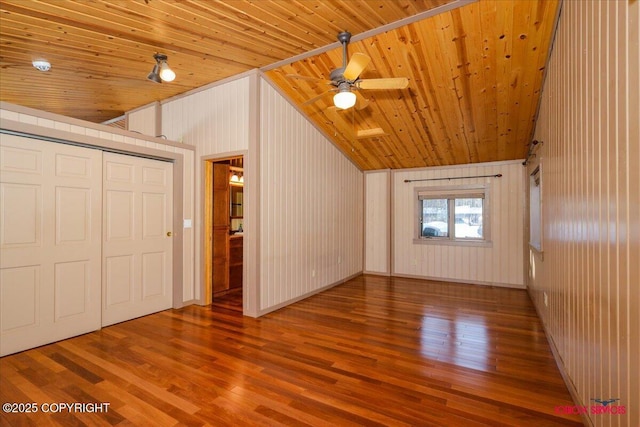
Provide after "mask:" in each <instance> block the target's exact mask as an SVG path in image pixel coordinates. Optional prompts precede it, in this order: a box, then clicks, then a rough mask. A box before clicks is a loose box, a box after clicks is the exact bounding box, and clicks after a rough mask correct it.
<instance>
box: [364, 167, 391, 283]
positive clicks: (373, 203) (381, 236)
mask: <svg viewBox="0 0 640 427" xmlns="http://www.w3.org/2000/svg"><path fill="white" fill-rule="evenodd" d="M390 175H391V171H389V170H382V171H372V172H366V173H365V180H364V193H365V195H364V201H365V211H364V215H365V217H364V224H365V225H364V230H365V233H364V248H365V249H364V250H365V254H364V264H365V267H364V270H365V273H371V274H383V275H390V274H391V252H390V248H391V245H390V242H391V229H390V225H391V223H390V221H391V204H390V201H391V198H390V196H391V187H390Z"/></svg>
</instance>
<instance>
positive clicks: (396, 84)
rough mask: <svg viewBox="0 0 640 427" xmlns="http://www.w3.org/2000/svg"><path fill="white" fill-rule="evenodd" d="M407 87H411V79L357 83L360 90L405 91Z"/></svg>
mask: <svg viewBox="0 0 640 427" xmlns="http://www.w3.org/2000/svg"><path fill="white" fill-rule="evenodd" d="M407 86H409V79H408V78H406V77H395V78H386V79H365V80H358V81H357V82H356V87H357V88H358V89H405V88H406V87H407Z"/></svg>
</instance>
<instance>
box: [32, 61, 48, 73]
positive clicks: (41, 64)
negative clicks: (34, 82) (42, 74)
mask: <svg viewBox="0 0 640 427" xmlns="http://www.w3.org/2000/svg"><path fill="white" fill-rule="evenodd" d="M31 63H32V64H33V66H34V67H36V69H38V70H39V71H49V70H50V69H51V63H50V62H49V61H45V60H44V59H37V60H35V61H33V62H31Z"/></svg>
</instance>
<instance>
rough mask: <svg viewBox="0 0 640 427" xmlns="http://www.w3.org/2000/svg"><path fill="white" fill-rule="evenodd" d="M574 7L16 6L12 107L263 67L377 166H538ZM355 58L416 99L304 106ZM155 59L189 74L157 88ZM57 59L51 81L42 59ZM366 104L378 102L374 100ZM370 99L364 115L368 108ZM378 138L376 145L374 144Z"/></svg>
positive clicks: (420, 0)
mask: <svg viewBox="0 0 640 427" xmlns="http://www.w3.org/2000/svg"><path fill="white" fill-rule="evenodd" d="M558 7H559V0H541V1H531V0H508V1H507V0H479V1H477V2H473V1H470V0H260V1H249V0H227V1H218V2H213V1H204V0H95V1H88V0H81V1H67V0H59V1H55V2H52V1H50V0H29V1H25V0H2V2H1V3H0V71H1V72H0V99H1V100H2V101H7V102H11V103H14V104H19V105H24V106H28V107H33V108H38V109H41V110H45V111H50V112H54V113H58V114H63V115H66V116H69V117H75V118H79V119H83V120H88V121H92V122H104V121H106V120H109V119H112V118H115V117H118V116H120V115H122V114H123V113H124V112H126V111H130V110H133V109H135V108H137V107H139V106H142V105H146V104H148V103H150V102H153V101H160V100H163V99H167V98H170V97H172V96H175V95H178V94H180V93H184V92H187V91H189V90H192V89H195V88H198V87H202V86H204V85H206V84H209V83H212V82H216V81H220V80H223V79H225V78H227V77H231V76H234V75H237V74H240V73H243V72H245V71H248V70H251V69H255V68H259V69H262V70H263V71H265V73H266V75H267V77H268V78H269V79H271V80H272V81H273V82H274V84H276V85H277V86H278V87H279V88H280V89H281V91H282V92H283V93H284V94H286V95H287V96H289V97H290V99H291V100H292V102H293V103H295V104H296V105H297V106H298V107H299V108H300V109H301V111H304V112H305V113H306V114H307V115H308V117H309V118H310V120H312V121H314V122H315V123H316V125H317V126H318V127H319V128H320V129H322V130H323V131H324V132H325V134H326V135H327V137H329V138H330V139H331V140H332V141H333V142H334V144H335V145H336V146H338V147H339V148H340V149H341V150H342V151H343V152H344V153H345V155H347V156H349V157H350V158H351V159H352V160H353V162H354V163H355V164H356V165H358V166H359V167H360V168H361V169H363V170H371V169H383V168H407V167H424V166H440V165H450V164H464V163H475V162H486V161H496V160H510V159H519V158H523V157H524V156H525V154H526V151H527V145H528V143H529V140H530V137H531V134H532V129H533V124H534V120H535V115H536V110H537V104H538V98H539V95H540V90H541V87H542V80H543V76H544V69H545V66H546V61H547V57H548V51H549V47H550V44H551V38H552V35H553V30H554V25H555V18H556V14H557V10H558ZM344 30H349V31H350V32H351V33H352V34H353V35H354V37H353V39H352V42H351V44H350V45H349V54H350V55H352V54H353V53H355V52H362V53H365V54H366V55H368V56H370V57H371V58H372V62H371V64H369V66H368V67H367V68H366V69H365V70H364V71H363V73H362V75H361V77H362V78H379V77H407V78H408V79H409V87H408V88H407V89H402V90H368V91H364V90H362V91H359V92H360V93H359V94H362V95H364V97H366V99H367V100H368V103H367V104H366V106H364V108H355V109H349V110H344V111H342V110H339V111H338V110H335V109H334V108H330V107H331V105H332V97H331V93H329V94H327V96H324V97H322V98H321V99H320V100H318V101H317V102H314V103H310V104H306V105H305V104H304V102H305V101H307V100H308V99H311V98H313V97H315V96H317V95H318V94H321V93H322V92H323V91H326V90H327V86H326V85H322V84H318V83H317V82H314V81H311V80H300V79H291V78H287V77H286V74H299V75H304V76H308V77H320V78H324V79H327V78H328V76H329V73H330V72H331V70H333V69H334V68H337V67H339V66H341V63H342V53H341V48H340V46H339V43H338V42H337V41H336V35H337V34H338V33H339V32H340V31H344ZM155 52H161V53H164V54H167V55H168V57H169V60H168V62H169V65H170V66H171V68H173V69H174V70H175V71H176V74H177V78H176V80H175V81H173V82H171V83H162V84H157V83H153V82H150V81H148V80H147V79H146V76H147V74H148V73H149V71H150V70H151V68H152V66H153V64H154V60H153V58H152V55H153V54H154V53H155ZM41 58H42V59H46V60H48V61H50V62H51V63H52V69H51V71H49V72H47V73H43V72H39V71H37V70H36V69H35V68H33V67H32V65H31V61H32V60H34V59H41ZM363 105H364V104H363ZM361 106H362V105H360V104H359V105H358V107H361ZM371 134H373V136H371Z"/></svg>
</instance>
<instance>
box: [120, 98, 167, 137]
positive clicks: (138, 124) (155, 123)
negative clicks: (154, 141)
mask: <svg viewBox="0 0 640 427" xmlns="http://www.w3.org/2000/svg"><path fill="white" fill-rule="evenodd" d="M159 110H160V103H159V102H154V103H152V104H149V105H145V106H144V107H140V108H137V109H135V110H133V111H128V112H127V113H126V118H127V130H129V131H132V132H139V133H141V134H143V135H149V136H160V135H161V133H160V132H159V128H160V121H161V118H160V114H159Z"/></svg>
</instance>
